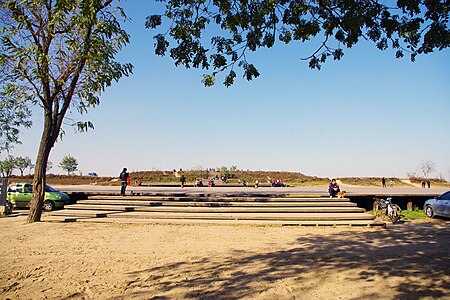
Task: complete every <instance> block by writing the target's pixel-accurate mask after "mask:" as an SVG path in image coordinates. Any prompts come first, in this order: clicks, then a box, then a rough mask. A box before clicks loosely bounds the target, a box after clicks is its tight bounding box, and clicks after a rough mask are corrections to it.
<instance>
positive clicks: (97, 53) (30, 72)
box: [0, 0, 132, 222]
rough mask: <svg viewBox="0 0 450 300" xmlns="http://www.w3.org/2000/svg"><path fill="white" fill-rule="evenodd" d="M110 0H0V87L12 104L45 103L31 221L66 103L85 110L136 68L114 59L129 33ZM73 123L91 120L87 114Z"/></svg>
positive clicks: (41, 196) (81, 126)
mask: <svg viewBox="0 0 450 300" xmlns="http://www.w3.org/2000/svg"><path fill="white" fill-rule="evenodd" d="M112 2H113V1H112V0H70V1H56V0H36V1H22V0H0V7H1V9H2V10H1V15H0V18H1V22H2V28H1V29H0V42H1V45H0V47H1V52H0V65H1V67H2V71H3V74H4V75H3V77H4V78H2V79H3V80H2V82H1V83H0V90H1V91H2V95H4V96H5V97H8V99H10V101H12V102H13V107H17V106H18V105H24V106H25V107H32V106H37V107H41V108H42V109H43V118H44V126H43V132H42V136H41V142H40V146H39V150H38V155H37V159H36V166H35V172H34V178H33V186H34V192H33V200H32V202H31V207H30V213H29V216H28V222H35V221H40V218H41V213H42V205H43V201H44V195H45V189H44V187H45V175H46V166H47V161H48V158H49V155H50V151H51V149H52V148H53V146H54V144H55V142H56V140H57V139H58V137H59V136H60V135H61V134H62V133H63V129H62V128H61V126H62V124H63V121H64V120H68V118H67V117H66V113H67V111H68V110H69V108H73V110H74V111H78V112H79V113H80V114H83V113H86V112H87V110H88V108H90V107H95V106H96V105H98V104H99V95H100V93H101V92H102V91H104V89H105V88H106V87H108V86H110V85H111V84H112V82H113V81H118V80H119V79H120V78H121V77H122V76H128V75H129V74H130V72H131V71H132V65H130V64H120V63H119V62H117V61H116V60H115V56H116V54H117V53H118V51H119V50H120V49H121V48H122V47H123V46H125V45H126V44H127V43H128V42H129V36H128V34H127V33H126V32H125V31H124V30H123V29H122V28H121V26H120V24H119V22H118V17H121V18H123V19H124V20H126V16H125V14H124V12H123V10H122V9H121V8H119V7H115V6H113V4H112ZM71 125H73V126H75V127H76V128H78V129H79V130H81V131H84V130H87V129H88V128H93V125H92V123H91V122H89V121H85V122H82V121H78V122H72V124H71Z"/></svg>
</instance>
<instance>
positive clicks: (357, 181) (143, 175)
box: [10, 170, 450, 188]
mask: <svg viewBox="0 0 450 300" xmlns="http://www.w3.org/2000/svg"><path fill="white" fill-rule="evenodd" d="M182 173H183V174H184V176H185V177H186V180H187V182H188V183H192V182H194V181H195V180H196V179H200V180H203V181H206V180H207V179H209V178H211V177H212V176H213V174H217V173H215V172H208V171H202V170H200V171H197V170H189V171H184V172H182ZM180 174H181V173H180ZM180 174H177V175H178V176H179V175H180ZM130 176H131V182H132V183H133V184H134V182H135V181H137V180H142V181H143V182H144V184H178V183H179V177H177V176H176V174H175V173H174V172H172V171H140V172H131V173H130ZM271 179H275V180H276V179H280V180H281V179H282V180H284V181H285V182H286V184H287V185H289V186H327V185H328V183H329V180H330V179H329V178H322V177H317V176H307V175H304V174H302V173H299V172H281V171H235V172H232V173H231V174H230V178H229V179H228V185H234V184H236V185H237V184H239V182H241V183H242V182H243V181H244V180H245V181H247V182H248V183H249V184H252V183H254V182H255V181H256V180H258V181H259V182H260V183H261V184H267V183H268V182H269V181H270V180H271ZM338 179H339V180H340V181H341V182H342V183H343V184H348V185H357V186H378V187H379V186H381V178H379V177H343V178H338ZM10 180H11V181H12V182H24V181H32V180H33V176H32V175H27V176H23V177H21V176H12V177H11V178H10ZM391 180H392V181H393V182H394V184H393V185H394V187H406V186H412V185H410V184H407V183H404V182H403V181H401V180H400V179H399V178H386V184H387V186H389V185H390V181H391ZM409 180H410V182H411V183H413V184H417V183H418V184H420V183H421V182H422V181H423V180H424V179H422V178H410V179H409ZM430 181H431V186H432V187H449V188H450V183H449V182H447V181H445V180H442V179H430ZM47 183H48V184H53V185H78V184H96V185H106V186H110V185H113V186H116V185H120V182H119V180H118V178H117V177H92V176H78V175H70V176H68V175H53V174H48V175H47ZM204 183H206V182H204ZM216 183H219V181H217V182H216Z"/></svg>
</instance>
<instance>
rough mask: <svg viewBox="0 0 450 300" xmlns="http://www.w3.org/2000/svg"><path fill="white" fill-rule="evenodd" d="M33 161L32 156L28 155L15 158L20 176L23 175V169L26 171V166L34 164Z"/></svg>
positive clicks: (15, 164)
mask: <svg viewBox="0 0 450 300" xmlns="http://www.w3.org/2000/svg"><path fill="white" fill-rule="evenodd" d="M32 165H33V163H32V162H31V158H29V157H28V156H27V157H21V156H19V157H16V159H15V160H14V166H15V167H16V168H17V169H19V170H20V176H23V171H25V169H26V168H29V167H30V166H32Z"/></svg>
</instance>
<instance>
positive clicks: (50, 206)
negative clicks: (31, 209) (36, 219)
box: [44, 200, 55, 211]
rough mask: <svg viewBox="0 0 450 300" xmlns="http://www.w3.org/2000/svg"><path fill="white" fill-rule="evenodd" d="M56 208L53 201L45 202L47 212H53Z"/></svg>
mask: <svg viewBox="0 0 450 300" xmlns="http://www.w3.org/2000/svg"><path fill="white" fill-rule="evenodd" d="M54 208H55V204H53V202H52V201H50V200H47V201H45V202H44V210H46V211H51V210H53V209H54Z"/></svg>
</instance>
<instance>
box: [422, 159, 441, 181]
mask: <svg viewBox="0 0 450 300" xmlns="http://www.w3.org/2000/svg"><path fill="white" fill-rule="evenodd" d="M436 167H437V165H436V163H435V162H434V161H432V160H427V161H423V162H422V163H421V164H420V166H419V172H420V173H422V175H423V177H425V178H428V176H430V174H431V173H434V172H436V171H437V170H436Z"/></svg>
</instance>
